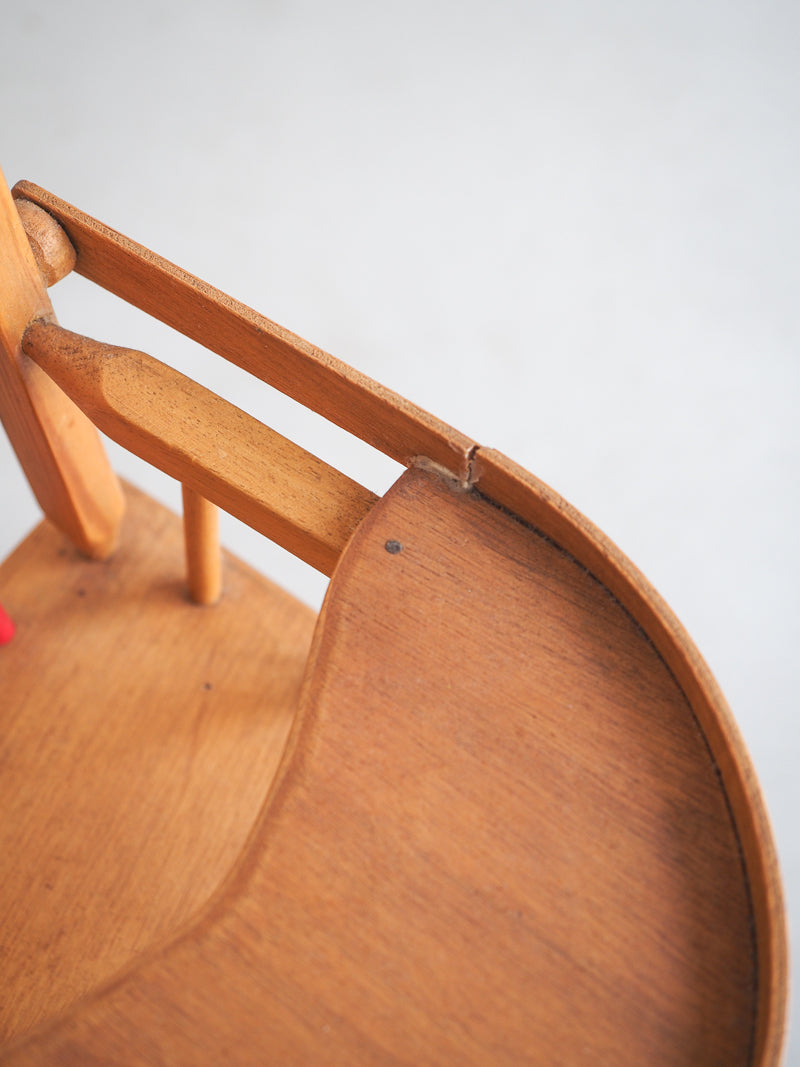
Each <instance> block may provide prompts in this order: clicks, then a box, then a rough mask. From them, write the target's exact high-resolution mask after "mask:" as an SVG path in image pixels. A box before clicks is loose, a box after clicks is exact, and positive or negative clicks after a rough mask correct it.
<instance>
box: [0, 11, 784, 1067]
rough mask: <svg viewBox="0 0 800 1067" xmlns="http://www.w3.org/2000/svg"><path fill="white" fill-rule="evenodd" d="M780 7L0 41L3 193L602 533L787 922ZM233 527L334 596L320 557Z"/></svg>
mask: <svg viewBox="0 0 800 1067" xmlns="http://www.w3.org/2000/svg"><path fill="white" fill-rule="evenodd" d="M9 7H10V5H9ZM799 31H800V7H799V6H798V5H797V4H796V3H794V2H793V0H783V2H770V0H759V2H755V0H751V2H747V3H739V2H735V0H734V2H726V3H721V2H706V3H702V4H697V3H694V2H692V3H689V2H688V0H677V2H675V0H673V2H670V3H666V2H661V3H658V4H654V3H651V2H648V0H642V2H639V3H634V2H633V0H625V2H614V0H610V2H606V3H590V2H576V0H565V2H559V3H545V2H544V0H527V2H519V3H513V2H509V0H492V2H491V3H489V2H488V0H487V2H484V3H464V2H463V0H462V3H460V4H455V3H454V2H451V3H442V2H439V0H427V2H425V3H416V2H408V0H405V2H403V3H380V2H376V3H372V4H367V3H363V4H359V3H354V2H352V0H340V2H338V3H336V4H333V3H324V2H322V0H306V2H298V3H289V2H272V3H270V2H266V0H252V2H249V3H248V2H246V0H228V2H227V3H225V4H215V5H211V4H209V3H206V2H205V0H191V2H178V3H169V2H162V3H156V2H153V0H139V2H138V3H137V4H135V5H130V6H128V5H126V6H122V5H116V4H114V3H109V2H107V0H106V2H103V3H99V2H97V3H93V2H87V0H70V3H64V2H62V0H58V2H56V0H48V2H44V3H39V4H36V5H14V7H13V8H12V9H10V10H8V11H7V12H5V13H4V16H3V31H2V39H3V43H4V48H3V55H4V59H3V64H2V66H1V67H0V91H1V92H2V104H3V110H2V115H3V119H2V127H0V129H1V130H2V137H1V138H0V163H2V166H3V169H4V170H5V173H6V177H7V178H8V180H9V182H10V183H13V182H14V181H16V180H17V179H19V178H22V177H27V178H30V179H31V180H33V181H36V182H38V183H39V184H41V185H44V186H45V187H47V188H50V189H52V190H53V191H54V192H56V193H58V194H59V195H60V196H62V197H64V198H65V199H67V200H70V201H72V202H73V203H76V204H77V205H78V206H80V207H82V208H83V209H84V210H86V211H88V212H89V213H90V214H93V215H95V216H96V217H99V218H101V219H102V220H103V221H105V222H107V223H108V224H110V225H111V226H113V227H115V228H116V229H118V230H121V231H122V232H123V233H127V234H128V235H130V236H131V237H133V238H134V239H136V240H138V241H140V242H142V243H143V244H146V245H148V246H150V247H152V248H154V249H155V250H157V251H159V252H161V253H162V254H163V255H165V256H166V257H167V258H169V259H171V260H173V261H174V262H177V263H179V264H180V265H181V266H184V267H186V268H187V269H188V270H190V271H192V272H193V273H195V274H198V275H200V276H201V277H203V278H205V279H206V280H208V281H210V282H211V283H212V284H214V285H216V286H218V287H219V288H221V289H223V290H225V291H227V292H230V293H231V294H233V295H234V296H236V297H238V298H239V299H241V300H243V301H244V302H245V303H248V304H250V305H252V306H254V307H256V308H258V309H259V310H261V311H263V312H264V313H265V314H267V315H268V316H269V317H271V318H273V319H275V320H276V321H278V322H280V323H281V324H282V325H285V326H287V327H289V328H290V329H292V330H294V331H295V332H298V333H300V334H301V335H303V336H305V337H307V338H308V339H309V340H311V341H314V342H315V343H317V344H319V345H321V346H322V347H323V348H326V349H327V350H329V351H331V352H333V353H334V354H335V355H337V356H339V357H341V358H342V359H344V360H346V361H347V362H348V363H351V364H352V365H354V366H356V367H357V368H358V369H360V370H362V371H364V372H366V373H367V374H369V375H371V376H372V377H374V378H376V379H378V380H379V381H381V382H383V383H384V384H386V385H389V386H391V387H393V388H395V389H396V390H397V391H399V392H400V393H402V394H404V395H406V396H407V397H408V398H409V399H411V400H413V401H415V402H417V403H418V404H420V405H421V406H423V407H425V408H427V409H428V410H430V411H431V412H433V413H434V414H436V415H438V416H439V417H441V418H443V419H445V420H446V421H448V422H450V423H451V424H452V425H454V426H456V427H457V428H458V429H460V430H462V431H464V432H465V433H467V434H469V435H470V436H472V437H473V438H474V439H476V440H478V441H479V442H481V443H482V444H484V445H487V446H492V447H496V448H499V449H501V450H502V451H504V452H506V453H507V454H508V455H510V456H511V457H512V458H513V459H515V460H517V461H518V462H520V463H521V464H522V465H523V466H525V467H527V468H529V469H530V470H532V471H533V472H534V473H535V474H537V475H538V476H540V477H541V478H543V479H544V480H545V481H547V482H549V483H550V484H551V485H552V486H553V487H554V488H555V489H557V490H558V491H559V492H560V493H561V494H562V495H563V496H565V497H566V498H567V499H568V500H570V501H571V502H572V503H573V504H575V505H576V506H577V507H578V508H580V509H581V510H582V511H583V512H584V513H585V514H586V515H588V516H589V518H590V519H592V520H593V521H594V522H595V523H596V524H597V525H598V526H599V527H600V528H601V529H602V530H604V531H605V532H606V533H607V534H608V535H609V536H610V537H611V538H612V539H613V540H614V541H616V542H617V544H618V545H619V546H620V547H621V548H622V550H623V551H624V552H625V553H626V554H627V555H628V556H629V557H630V558H631V559H632V560H633V561H634V562H635V563H636V564H637V565H638V566H639V567H640V569H641V570H642V571H643V572H644V573H645V574H646V575H647V577H648V578H649V579H650V580H651V581H652V582H653V584H654V585H655V586H656V588H657V589H658V590H659V591H660V592H661V593H662V594H663V595H664V597H665V598H666V599H667V601H668V602H669V603H670V604H671V605H672V607H673V608H674V609H675V611H676V612H677V614H678V616H679V618H681V620H682V621H683V622H684V624H685V625H686V627H687V629H688V630H689V633H690V634H691V635H692V637H693V638H694V640H695V641H696V643H697V645H698V647H699V649H700V651H701V653H702V654H703V655H704V656H705V657H706V659H707V660H708V662H709V664H710V665H711V668H712V670H713V671H714V672H715V674H716V676H717V678H718V680H719V681H720V683H721V685H722V688H723V690H724V691H725V693H726V695H727V697H728V699H729V701H730V703H731V705H732V707H733V710H734V714H735V716H736V718H737V720H738V722H739V724H740V726H741V729H742V732H743V734H744V736H745V739H746V741H747V744H748V746H749V748H750V750H751V753H752V756H753V760H754V763H755V767H756V770H757V773H758V775H759V777H760V780H761V783H762V786H763V789H764V793H765V795H766V800H767V804H768V807H769V809H770V812H771V815H772V819H773V823H774V827H775V832H776V838H777V842H778V847H779V852H780V857H781V862H782V867H783V874H784V878H785V883H786V889H787V896H788V902H789V907H790V919H791V918H793V917H796V916H797V915H798V913H800V830H799V829H798V826H797V813H798V810H800V785H798V781H799V779H800V771H799V770H798V762H799V761H798V757H800V726H799V725H798V708H797V696H796V694H797V685H798V673H799V671H798V654H797V646H798V590H799V588H800V586H799V584H798V564H797V532H796V531H797V521H798V485H797V482H798V443H799V438H798V431H797V416H796V409H797V404H798V377H799V373H798V372H799V371H800V359H799V357H798V342H799V341H800V328H799V327H800V310H798V288H799V283H800V259H799V257H798V248H799V247H800V225H799V220H800V214H799V213H798V175H799V174H800V141H799V140H798V129H799V127H798V120H800V76H798V56H800V32H799ZM52 297H53V301H54V304H55V306H56V311H57V313H58V314H59V317H60V319H61V321H62V323H63V324H64V325H65V326H68V327H70V328H72V329H75V330H78V331H80V332H84V333H88V334H90V335H93V336H95V337H99V338H101V339H103V340H106V341H109V342H112V343H116V344H121V345H127V346H131V347H139V348H143V349H145V350H147V351H150V352H152V354H154V355H157V356H159V357H160V358H162V359H165V360H166V361H168V362H172V363H173V364H175V365H177V366H180V367H181V368H182V369H184V370H185V371H188V372H189V373H192V374H193V375H194V376H196V377H198V378H200V380H202V381H204V382H205V383H206V384H209V385H211V386H212V387H214V388H215V389H216V390H217V391H219V392H222V393H223V394H224V395H226V396H228V397H230V398H231V399H233V400H235V401H236V402H237V403H239V404H240V405H241V406H243V407H246V408H247V409H248V410H250V411H252V412H253V413H254V414H256V415H257V416H259V417H260V418H262V419H263V420H264V421H267V422H269V423H270V424H271V425H274V426H275V427H276V428H278V429H279V430H281V431H282V432H284V433H286V434H287V435H288V436H292V437H294V438H295V439H296V440H299V441H300V443H301V444H303V445H305V447H307V448H310V449H311V450H312V451H316V452H317V453H318V454H322V455H324V456H325V457H326V458H327V459H329V460H330V461H331V462H334V463H335V464H337V465H339V466H341V467H342V468H343V469H345V470H347V471H348V473H350V474H351V475H353V476H355V477H357V478H359V479H360V480H361V481H363V482H364V483H365V484H368V485H370V486H371V487H372V488H374V489H376V490H379V491H382V490H383V489H384V488H386V487H387V486H388V485H389V484H390V482H391V481H392V480H393V478H394V477H395V475H396V474H397V473H398V468H396V467H395V465H394V464H392V463H389V462H388V461H386V460H384V459H383V458H382V457H377V456H374V455H373V454H372V453H370V452H369V450H367V449H365V448H363V447H361V446H359V445H356V444H354V443H353V442H352V441H351V440H350V439H349V438H348V437H347V436H346V435H343V434H341V433H339V432H338V431H330V430H328V429H327V428H326V426H325V425H324V424H322V423H321V421H320V420H318V419H316V418H312V417H307V416H304V415H303V414H302V412H300V411H299V410H298V409H297V408H296V406H295V405H292V404H291V403H289V402H287V401H285V400H284V399H283V398H280V397H278V396H277V395H276V394H274V393H273V392H272V391H271V390H269V389H268V388H267V387H265V386H264V387H262V386H260V385H255V386H254V385H253V384H252V383H251V382H249V381H247V380H245V378H244V376H242V375H241V374H240V373H239V372H237V371H235V370H234V369H232V368H231V367H230V366H228V365H227V364H225V363H224V362H223V361H222V360H219V359H217V358H216V357H208V356H206V354H205V353H204V352H202V350H199V349H196V348H195V347H194V346H192V345H189V344H188V343H186V342H184V341H182V340H181V339H178V338H177V337H176V336H175V335H173V334H171V333H169V331H166V330H164V329H163V328H161V327H158V326H156V325H152V324H150V323H148V322H147V321H146V320H145V319H144V318H143V316H140V315H139V314H138V313H135V312H131V311H129V310H126V309H124V308H123V307H122V305H120V304H119V303H118V302H117V301H116V300H114V299H113V298H111V297H108V296H104V295H102V294H99V293H98V292H96V291H93V290H92V287H91V286H89V285H88V283H86V282H84V281H83V280H81V279H78V278H69V279H67V280H65V281H64V282H61V283H60V284H59V285H58V287H57V288H55V289H54V290H53V292H52ZM114 463H115V465H116V466H117V468H118V469H119V470H121V471H122V472H123V473H125V474H126V475H127V476H128V477H129V478H131V479H133V480H134V481H136V482H137V483H139V484H140V485H144V486H146V487H148V488H149V489H150V491H151V492H153V493H155V494H156V495H158V496H160V497H161V498H162V499H164V500H166V501H167V502H169V503H172V504H174V505H175V506H176V507H177V504H178V497H177V492H176V489H175V487H174V486H173V485H172V483H170V482H169V481H168V480H167V479H164V478H162V477H161V476H159V475H156V474H153V473H152V472H150V471H149V470H148V469H147V468H145V467H143V466H140V465H139V464H138V462H136V461H133V460H130V459H127V458H126V457H124V456H122V455H121V454H120V453H118V451H117V450H116V449H114ZM0 489H1V490H2V492H1V494H0V555H5V554H6V552H7V551H8V550H10V549H11V547H12V546H13V545H14V544H15V543H16V542H17V541H18V540H20V539H21V538H22V536H24V534H25V533H26V532H27V531H28V530H29V529H30V528H31V526H32V525H33V524H34V523H35V522H36V521H38V511H37V507H36V505H35V503H34V502H33V500H32V498H31V495H30V493H29V491H28V489H27V486H26V484H25V482H24V480H23V478H22V475H21V474H20V472H19V469H18V467H17V464H16V460H15V458H14V456H13V453H12V452H11V450H10V448H9V447H8V445H7V443H6V440H5V438H4V437H2V440H0ZM224 536H225V540H226V542H227V544H228V545H229V546H230V547H233V548H234V550H236V551H237V552H239V554H241V555H243V556H245V557H246V558H248V559H249V560H251V561H253V562H255V563H256V564H257V565H258V566H259V567H261V568H262V569H264V570H266V571H267V572H268V573H270V574H271V576H273V577H275V578H277V580H279V581H280V582H281V583H282V584H284V585H287V586H288V587H289V588H291V589H293V590H294V591H295V592H297V593H298V595H300V596H301V597H303V598H304V599H306V600H308V601H310V602H311V603H314V604H318V603H319V601H320V598H321V596H322V593H323V591H324V584H325V583H324V582H323V581H322V580H321V579H320V578H319V577H318V576H316V575H315V574H314V573H313V572H311V571H309V570H308V569H307V568H305V567H304V566H303V565H301V564H297V563H295V562H293V561H291V560H290V559H289V558H288V557H286V556H285V555H284V554H283V553H281V552H278V551H272V550H270V549H269V548H268V547H264V546H263V543H262V542H261V541H260V539H258V538H256V537H255V535H252V534H251V533H250V532H249V531H247V530H246V529H244V528H243V527H241V526H239V525H238V524H236V523H234V522H229V523H226V525H225V531H224ZM1 597H2V590H0V599H1ZM0 699H2V694H0ZM794 943H795V945H796V944H797V938H796V936H795V937H794ZM799 1050H800V1043H798V1041H797V1040H795V1041H793V1042H792V1041H790V1050H789V1055H788V1057H787V1062H789V1063H800V1051H799Z"/></svg>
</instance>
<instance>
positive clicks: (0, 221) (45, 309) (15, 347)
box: [0, 172, 122, 558]
mask: <svg viewBox="0 0 800 1067" xmlns="http://www.w3.org/2000/svg"><path fill="white" fill-rule="evenodd" d="M35 318H46V319H48V321H51V322H54V321H55V317H54V315H53V308H52V306H51V304H50V300H49V297H48V295H47V290H46V289H45V286H44V282H43V280H42V277H41V275H40V273H39V269H38V267H37V265H36V261H35V259H34V255H33V252H32V251H31V248H30V245H29V243H28V238H27V237H26V235H25V231H24V229H23V227H22V223H21V222H20V218H19V214H18V213H17V209H16V207H15V206H14V201H13V200H12V198H11V194H10V192H9V190H8V187H7V186H6V183H5V178H4V177H3V174H2V172H0V421H2V423H3V425H4V427H5V430H6V433H7V434H8V437H9V440H10V441H11V444H12V446H13V448H14V451H15V452H16V454H17V457H18V459H19V461H20V464H21V465H22V468H23V470H24V471H25V475H26V477H27V479H28V481H29V483H30V485H31V488H32V490H33V492H34V495H35V496H36V499H37V500H38V501H39V504H40V506H41V508H42V510H43V511H44V513H45V514H46V515H48V516H49V517H50V519H51V520H52V521H53V522H55V523H56V524H57V525H58V526H59V527H60V528H61V529H62V530H64V531H65V532H66V533H67V534H68V535H69V536H70V537H71V538H72V539H73V541H74V543H75V544H76V545H78V547H79V548H80V549H81V550H82V551H83V552H85V553H86V554H87V555H89V556H93V557H98V558H102V557H105V556H107V555H108V554H109V553H110V552H111V550H112V549H113V547H114V544H115V542H116V538H117V532H118V529H119V521H120V516H121V513H122V494H121V492H120V489H119V485H118V483H117V480H116V478H115V476H114V474H113V472H112V471H111V468H110V467H109V465H108V461H107V459H106V456H105V453H104V451H103V447H102V445H101V444H100V438H99V436H98V434H97V431H96V430H95V429H94V427H93V426H92V425H91V423H90V422H89V420H88V419H87V418H86V417H85V416H84V415H83V414H82V413H81V412H80V411H79V410H78V408H77V407H75V405H74V404H73V403H72V402H71V401H69V400H68V399H67V398H66V397H65V396H64V394H63V393H62V392H61V391H60V390H59V389H57V388H56V386H55V385H54V384H53V382H52V381H51V380H50V379H49V378H48V377H47V375H46V374H44V373H42V372H41V371H40V370H39V368H38V367H36V366H35V365H34V364H33V363H31V362H30V360H28V359H26V358H25V356H24V355H23V353H22V351H21V349H20V342H21V340H22V335H23V333H24V332H25V329H26V327H27V326H28V324H29V323H30V322H31V321H32V320H33V319H35Z"/></svg>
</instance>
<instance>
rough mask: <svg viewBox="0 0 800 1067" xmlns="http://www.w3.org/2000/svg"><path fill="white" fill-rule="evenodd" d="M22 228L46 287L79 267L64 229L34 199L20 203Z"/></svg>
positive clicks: (17, 202)
mask: <svg viewBox="0 0 800 1067" xmlns="http://www.w3.org/2000/svg"><path fill="white" fill-rule="evenodd" d="M15 203H16V205H17V212H18V213H19V218H20V222H21V223H22V228H23V229H24V231H25V235H26V236H27V238H28V243H29V244H30V246H31V251H32V252H33V258H34V259H35V260H36V266H37V267H38V268H39V273H40V274H41V276H42V280H43V281H44V284H45V285H46V286H48V287H49V286H51V285H55V284H56V282H60V281H61V279H62V278H65V277H66V276H67V275H68V274H69V273H70V271H71V270H72V269H73V268H74V266H75V259H76V255H75V249H74V248H73V247H72V242H71V241H70V239H69V237H67V235H66V233H64V230H63V228H62V227H61V226H60V225H59V224H58V223H57V222H56V220H55V219H54V218H53V216H52V215H49V214H48V213H47V212H46V211H45V210H44V208H41V207H39V205H38V204H34V203H32V202H31V201H30V200H16V201H15Z"/></svg>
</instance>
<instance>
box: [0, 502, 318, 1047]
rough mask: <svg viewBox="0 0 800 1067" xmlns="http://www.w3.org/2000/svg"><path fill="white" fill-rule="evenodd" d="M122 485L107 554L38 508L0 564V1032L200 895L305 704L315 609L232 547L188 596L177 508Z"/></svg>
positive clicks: (79, 990) (129, 948) (127, 957)
mask: <svg viewBox="0 0 800 1067" xmlns="http://www.w3.org/2000/svg"><path fill="white" fill-rule="evenodd" d="M126 497H127V502H128V515H127V518H126V521H125V524H124V526H123V536H122V542H121V545H120V547H119V549H118V551H117V552H116V553H115V555H114V557H113V559H111V560H109V561H108V562H106V563H103V564H96V563H92V562H90V561H88V560H86V559H84V558H82V557H81V556H80V555H79V554H78V553H77V552H76V551H75V549H74V548H73V547H72V545H71V544H70V543H69V542H68V541H67V539H66V538H65V537H64V535H63V534H60V533H59V532H58V531H56V530H55V529H54V528H53V527H52V526H51V525H50V524H49V523H43V524H42V525H41V526H40V527H38V528H37V530H36V531H35V532H34V533H32V534H31V535H30V536H29V537H28V538H27V539H26V541H25V542H24V543H23V544H22V545H21V546H20V547H19V548H18V549H17V550H16V552H15V553H13V555H11V556H10V557H9V558H8V559H7V560H6V561H5V562H4V563H3V564H2V565H1V566H0V589H2V591H3V599H4V603H5V604H6V606H7V607H8V608H9V610H10V611H11V613H12V614H13V617H14V619H15V621H16V625H17V633H16V636H15V638H14V640H13V642H11V644H9V645H8V646H7V647H5V648H3V649H2V650H0V651H2V655H0V768H2V771H1V772H0V812H2V818H0V855H2V857H3V858H2V860H1V861H0V863H1V864H2V868H3V875H2V878H0V916H2V920H1V923H2V925H1V926H0V931H1V932H0V942H2V949H0V989H1V990H2V995H0V1045H2V1044H7V1043H8V1041H9V1040H11V1039H12V1038H14V1037H19V1036H20V1035H22V1034H24V1033H26V1032H27V1031H29V1030H30V1029H31V1027H32V1026H33V1025H34V1024H36V1023H41V1022H43V1021H46V1020H48V1019H51V1018H52V1017H53V1016H55V1015H58V1014H60V1013H62V1012H63V1011H65V1010H66V1009H67V1008H68V1007H69V1006H70V1005H71V1004H72V1003H73V1002H74V1001H75V1000H76V999H77V998H78V997H80V996H82V995H84V994H85V993H87V992H88V991H90V990H94V989H96V988H97V987H98V986H99V985H100V984H102V983H103V982H105V981H107V980H108V979H109V978H110V977H111V976H112V975H114V974H115V973H116V972H117V971H118V970H119V969H120V968H121V967H124V966H125V965H127V964H128V963H130V961H131V960H132V959H133V958H135V957H137V956H138V955H140V954H141V952H142V951H144V950H145V949H147V948H149V947H150V946H151V945H152V944H154V943H157V942H158V941H159V940H162V939H163V938H165V937H166V936H167V935H170V934H174V932H175V931H176V929H178V928H179V927H180V926H182V925H183V924H184V923H186V922H187V920H189V919H190V918H191V917H192V916H193V915H194V914H195V913H196V912H197V911H198V910H199V909H200V908H201V907H202V906H203V905H204V904H206V903H207V901H208V899H209V897H210V896H211V895H212V893H213V892H214V891H215V890H216V889H217V888H218V886H219V884H220V882H221V881H222V880H223V879H224V878H225V876H226V875H227V874H228V873H229V870H230V868H231V866H232V864H233V863H234V861H235V860H236V858H237V856H238V854H239V852H240V850H241V849H242V847H243V845H244V842H245V840H246V838H247V835H248V833H249V832H250V830H251V828H252V826H253V823H254V821H255V818H256V815H257V814H258V811H259V809H260V807H261V805H262V803H263V801H264V798H265V796H266V794H267V791H268V788H269V785H270V782H271V780H272V778H273V776H274V773H275V769H276V767H277V764H278V760H279V758H280V755H281V753H282V751H283V747H284V744H285V740H286V735H287V732H288V729H289V726H290V724H291V722H292V719H293V716H294V713H295V709H296V703H297V697H298V694H299V689H300V682H301V679H302V676H303V672H304V669H305V662H306V658H307V655H308V647H309V644H310V641H311V634H312V630H313V626H314V619H315V615H314V612H312V611H311V610H310V609H309V608H307V607H305V605H302V604H300V603H299V602H298V601H296V600H295V599H294V598H293V597H291V596H289V595H288V594H287V593H285V592H284V591H283V590H281V589H279V588H278V587H277V586H274V585H272V583H270V582H268V581H267V580H266V579H265V578H262V577H261V576H260V575H258V574H256V573H255V572H253V571H252V570H250V568H248V567H246V566H245V565H244V564H242V563H240V562H239V561H237V560H235V559H233V558H232V557H227V558H226V561H225V581H226V596H225V598H224V600H223V601H222V602H221V603H220V604H219V605H218V606H217V607H216V608H214V609H205V608H199V607H197V606H196V605H193V604H191V603H189V601H188V600H187V598H186V596H185V594H184V593H183V590H182V587H181V581H182V552H183V536H182V532H181V523H180V520H179V519H178V518H177V516H175V515H172V514H171V513H169V512H168V511H167V510H166V509H165V508H163V507H161V506H160V505H157V504H156V503H155V502H154V501H152V500H150V499H149V498H148V497H146V496H145V495H144V494H142V493H140V492H137V491H136V490H134V489H132V488H131V487H128V488H127V491H126Z"/></svg>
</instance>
